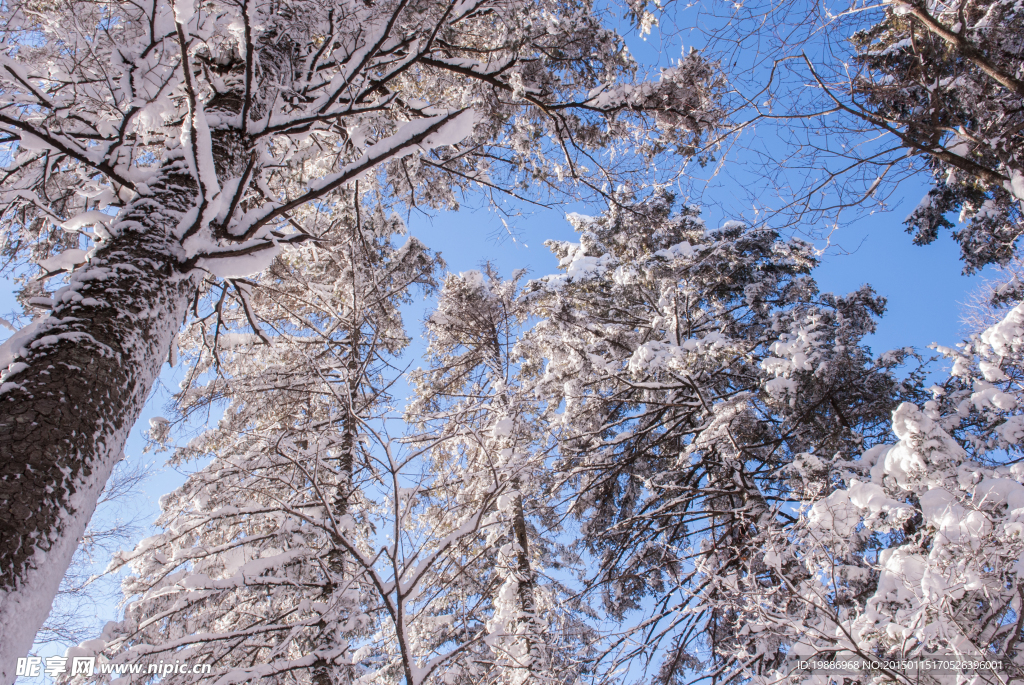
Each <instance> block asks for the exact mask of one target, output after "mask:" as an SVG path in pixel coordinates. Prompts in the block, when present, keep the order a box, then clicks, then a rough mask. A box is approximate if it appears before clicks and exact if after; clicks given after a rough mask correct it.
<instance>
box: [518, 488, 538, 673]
mask: <svg viewBox="0 0 1024 685" xmlns="http://www.w3.org/2000/svg"><path fill="white" fill-rule="evenodd" d="M515 487H516V489H518V488H519V482H518V480H517V481H516V482H515ZM512 532H513V536H514V539H515V542H516V545H517V547H518V549H517V551H516V569H515V574H516V580H518V581H519V588H518V595H519V597H518V599H519V612H520V619H519V620H518V622H517V625H516V626H515V629H516V632H520V631H522V632H521V633H520V638H519V639H520V640H521V641H522V642H521V646H522V654H523V657H522V660H521V663H518V664H514V665H513V668H514V669H516V670H520V671H521V672H520V673H517V675H518V676H519V677H520V678H519V679H520V680H522V681H523V682H526V681H527V680H529V679H530V678H532V677H533V675H534V671H535V670H536V669H537V666H538V665H539V664H538V663H537V662H538V660H539V659H540V658H541V657H542V656H543V655H542V654H541V651H540V648H539V645H538V644H537V632H538V631H537V621H536V603H535V601H534V596H533V595H534V589H535V587H536V583H537V580H536V578H535V577H534V574H533V568H532V567H531V566H530V538H529V531H528V530H527V528H526V512H525V511H524V510H523V495H522V493H521V492H520V493H517V494H516V497H515V502H514V503H513V518H512Z"/></svg>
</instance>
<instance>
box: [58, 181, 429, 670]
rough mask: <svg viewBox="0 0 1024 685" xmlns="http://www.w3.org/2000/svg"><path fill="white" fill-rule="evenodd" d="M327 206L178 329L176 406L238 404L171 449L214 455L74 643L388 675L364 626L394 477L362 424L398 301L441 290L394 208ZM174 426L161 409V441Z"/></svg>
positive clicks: (388, 350)
mask: <svg viewBox="0 0 1024 685" xmlns="http://www.w3.org/2000/svg"><path fill="white" fill-rule="evenodd" d="M349 199H351V198H349ZM321 209H322V211H321V216H320V222H321V224H322V225H321V226H319V227H318V228H320V230H318V231H317V234H316V236H317V239H316V241H315V242H311V243H308V244H306V245H304V246H302V247H293V248H288V249H286V250H285V251H284V252H283V253H282V254H281V255H280V256H279V257H278V258H277V259H276V260H275V261H274V263H273V264H272V265H271V267H270V268H269V270H268V271H267V272H266V273H265V274H263V275H262V276H261V277H260V278H258V279H256V280H232V281H230V282H227V283H224V284H223V285H220V284H216V283H211V287H210V290H209V293H208V295H209V297H208V298H207V299H208V301H209V302H210V303H211V307H210V311H209V314H208V315H207V316H200V315H197V316H196V318H195V321H194V323H193V324H191V325H190V326H189V327H188V329H186V332H185V333H184V334H183V335H182V336H181V338H180V340H179V341H178V344H179V345H180V346H181V347H182V349H183V350H184V352H185V355H186V357H187V358H188V359H189V362H190V365H191V368H190V373H189V376H188V378H187V379H186V381H185V382H184V383H183V389H182V392H181V393H180V394H179V395H178V397H177V401H178V407H179V411H180V412H181V414H182V417H183V418H187V417H189V416H195V415H197V414H202V413H204V412H206V411H212V410H213V409H214V408H215V407H216V406H217V405H218V404H220V403H223V402H227V403H228V406H227V408H226V409H225V410H224V415H223V418H221V420H220V422H219V423H218V424H217V426H216V427H215V428H212V429H210V430H207V431H204V432H203V433H202V434H201V435H199V436H198V437H197V438H195V439H193V440H192V441H191V442H189V443H188V444H187V445H185V446H182V447H179V448H177V449H176V450H175V453H174V455H173V457H172V461H173V462H175V463H183V462H186V461H188V460H195V459H210V463H209V464H207V465H206V466H205V467H203V468H202V469H200V470H199V471H198V472H196V473H195V474H194V475H192V476H191V477H189V479H188V480H187V482H186V483H185V484H184V485H183V486H182V487H181V488H179V489H178V490H176V491H175V492H173V493H171V494H169V495H166V496H165V497H164V498H163V499H162V501H161V506H162V509H163V514H162V515H161V517H160V519H159V520H158V522H157V523H158V525H159V526H160V527H161V528H162V532H161V533H159V534H158V535H156V536H154V537H150V538H147V539H146V540H143V541H142V542H141V543H140V544H139V545H138V546H137V547H136V549H135V550H134V551H133V552H131V553H128V554H122V555H120V556H119V557H117V558H116V559H115V562H114V566H115V567H116V566H120V565H124V564H130V566H131V569H132V575H131V576H130V577H129V578H128V579H127V580H126V581H125V583H124V591H125V594H126V597H127V599H129V600H130V604H129V605H128V607H127V609H126V612H125V618H124V620H123V621H121V622H119V623H116V624H110V625H108V627H107V628H106V629H105V631H104V633H103V635H102V636H101V637H100V638H98V641H97V640H93V641H87V642H85V643H83V645H82V646H81V647H80V648H76V650H73V654H79V653H84V652H85V651H87V650H91V651H92V652H95V653H100V654H102V655H103V656H102V657H101V658H102V659H109V660H111V661H113V662H114V663H121V662H124V663H131V662H134V661H137V660H139V659H147V660H149V659H155V658H162V659H164V660H165V661H166V660H173V659H188V660H190V661H196V662H202V663H207V664H210V665H212V666H213V667H215V668H216V669H218V671H219V675H221V676H225V677H226V678H227V680H226V681H225V682H241V681H245V680H249V679H252V678H257V679H258V678H271V679H274V680H277V681H280V682H314V683H317V684H318V685H326V684H327V683H339V682H346V683H347V682H355V681H357V680H358V678H359V677H361V676H364V675H366V673H367V672H368V671H369V672H378V671H381V670H382V669H383V670H385V671H387V670H388V669H389V668H390V669H391V670H393V667H394V664H393V663H392V661H393V659H391V658H390V657H391V656H393V655H389V654H388V653H387V649H386V648H383V647H381V646H379V642H378V641H375V640H371V639H370V636H372V635H373V634H374V633H375V632H376V631H378V630H380V625H381V623H382V622H383V621H384V618H383V616H382V615H381V612H383V611H386V610H387V606H386V603H383V602H380V601H375V599H374V598H375V597H376V596H377V594H379V593H381V592H383V588H382V587H381V586H380V585H381V582H380V578H379V577H374V576H373V575H372V574H371V573H370V570H371V569H372V568H373V564H374V562H375V561H376V559H375V558H374V557H373V555H374V553H375V550H374V549H373V547H374V543H375V538H374V535H375V532H376V530H375V528H374V526H375V525H378V524H379V519H380V516H379V515H378V514H379V513H380V510H382V509H383V510H386V509H388V501H387V500H386V498H385V497H378V494H379V491H380V490H381V489H382V488H383V490H384V492H387V491H388V485H387V484H386V483H385V484H384V485H381V483H379V482H378V481H380V479H381V478H382V470H381V469H380V468H379V467H378V466H377V465H376V464H375V461H376V460H377V459H378V458H379V455H374V454H372V453H371V451H370V450H369V449H368V447H367V444H368V443H370V442H371V440H370V439H369V437H368V430H367V422H369V421H372V420H373V419H374V418H375V417H378V416H380V415H382V414H383V413H384V412H386V411H387V409H388V406H389V404H388V403H389V402H390V397H389V394H388V387H387V381H386V380H385V379H386V378H388V376H389V375H390V373H389V368H390V366H389V365H390V364H391V363H392V362H393V359H394V356H395V355H396V354H397V353H398V352H399V351H400V350H401V349H402V348H403V347H404V346H405V345H406V344H407V343H408V338H407V337H406V335H405V332H404V328H403V324H402V319H401V316H400V314H399V312H398V307H399V305H401V304H402V303H403V302H407V301H408V299H409V297H410V289H411V288H412V287H415V286H421V287H428V288H429V287H432V286H433V278H434V277H433V271H434V270H435V268H436V266H437V259H436V258H435V257H433V256H432V255H430V253H429V252H427V251H426V250H425V248H424V247H423V246H422V244H420V243H419V242H418V241H417V240H416V239H414V238H409V239H408V240H407V241H406V242H405V244H404V245H402V246H401V247H396V246H395V245H394V244H393V241H394V239H395V238H396V236H397V235H398V234H400V233H403V232H404V227H403V226H402V224H401V222H400V221H399V220H398V219H397V218H395V217H391V218H388V217H386V216H385V215H384V214H383V213H382V212H376V213H370V214H369V215H366V213H365V210H364V211H363V212H362V215H361V214H360V213H359V212H357V211H356V209H355V205H353V204H352V203H351V202H349V203H343V202H339V203H337V204H336V205H335V207H333V208H332V211H331V212H328V211H327V208H321ZM229 287H230V288H232V289H233V291H230V292H232V295H231V296H229ZM253 330H255V331H256V333H253V332H250V331H253ZM168 434H169V425H168V423H167V422H166V421H165V420H156V421H155V422H154V424H153V427H152V429H151V431H150V435H151V437H152V438H153V439H154V440H165V439H167V437H168ZM368 489H369V491H370V492H371V493H372V494H370V495H368V494H367V491H368ZM392 504H394V505H396V506H398V507H401V506H403V505H402V503H401V502H398V503H394V502H393V503H392ZM375 593H376V594H375ZM377 599H378V600H379V597H378V598H377ZM392 608H393V607H392ZM400 663H401V662H400V661H399V664H400ZM225 670H226V671H227V673H225ZM399 672H401V668H400V667H399ZM142 677H143V678H151V677H153V676H149V675H144V676H142ZM163 677H164V678H165V679H166V678H167V677H172V678H179V679H181V678H183V679H184V680H183V682H184V681H187V680H188V678H193V677H199V676H193V675H192V674H188V675H187V676H186V675H181V676H178V675H174V676H166V675H165V676H163ZM375 682H386V680H385V679H381V680H378V681H375Z"/></svg>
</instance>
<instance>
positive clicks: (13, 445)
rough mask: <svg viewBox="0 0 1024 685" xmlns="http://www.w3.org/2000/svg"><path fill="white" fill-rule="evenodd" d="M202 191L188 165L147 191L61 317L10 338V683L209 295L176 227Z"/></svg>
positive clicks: (6, 561)
mask: <svg viewBox="0 0 1024 685" xmlns="http://www.w3.org/2000/svg"><path fill="white" fill-rule="evenodd" d="M194 196H195V186H194V182H193V181H192V179H191V177H190V176H186V175H184V174H182V173H180V172H179V173H170V174H168V175H166V176H165V177H164V181H163V183H160V184H154V191H153V194H152V195H150V196H148V197H137V198H135V199H134V200H133V201H132V203H131V204H130V205H129V206H128V207H127V208H126V209H125V210H124V211H123V213H122V215H121V217H119V220H118V221H117V223H116V225H115V227H114V231H113V234H114V236H113V237H112V238H111V239H110V240H109V241H108V243H107V244H106V245H105V246H104V247H103V248H102V249H100V250H98V251H97V253H96V254H95V255H94V256H93V257H92V259H91V261H90V262H89V263H88V265H86V266H85V267H82V268H80V269H79V270H78V271H76V272H75V273H73V274H72V276H71V282H70V285H68V286H66V287H64V288H62V289H61V290H59V291H58V292H57V294H56V295H55V297H54V305H53V312H52V314H51V316H50V317H48V318H46V319H41V320H39V321H38V322H37V323H34V324H32V325H31V326H30V327H29V329H23V330H22V331H20V332H19V333H16V334H15V336H14V337H12V339H11V340H10V341H9V343H8V344H5V347H7V348H8V351H9V352H12V353H13V363H12V364H11V366H10V368H9V369H8V373H7V374H6V375H5V376H4V378H3V382H2V383H0V684H2V685H8V684H9V683H12V682H13V681H14V679H15V664H16V661H17V658H18V657H22V656H25V654H26V653H27V652H28V651H29V649H30V648H31V646H32V643H33V639H34V636H35V633H36V630H37V629H38V628H39V627H40V625H42V623H43V621H44V620H45V619H46V616H47V614H48V612H49V610H50V606H51V604H52V601H53V598H54V596H55V594H56V592H57V588H58V586H59V584H60V581H61V578H62V577H63V575H64V572H65V570H66V569H67V567H68V565H69V564H70V561H71V557H72V555H73V554H74V552H75V548H76V547H77V544H78V541H79V539H80V538H81V536H82V534H83V533H84V532H85V528H86V525H87V524H88V522H89V519H90V517H91V516H92V513H93V509H94V508H95V506H96V501H97V499H98V498H99V495H100V493H101V492H102V490H103V487H104V485H105V484H106V481H107V478H108V477H109V475H110V473H111V471H112V469H113V467H114V464H115V463H116V462H117V461H118V460H120V459H121V457H122V453H123V449H124V444H125V440H126V439H127V437H128V434H129V431H130V430H131V428H132V425H133V424H134V423H135V421H136V420H137V419H138V417H139V413H140V412H141V410H142V407H143V405H144V404H145V402H146V399H147V397H148V396H149V392H150V389H151V388H152V386H153V383H154V381H155V379H156V377H157V376H158V375H159V373H160V368H161V366H162V365H163V362H164V360H165V359H167V357H168V352H169V349H170V345H171V341H172V339H173V338H174V335H175V333H176V332H177V331H178V330H179V328H180V326H181V324H182V322H183V319H184V317H185V315H186V312H187V309H188V306H189V304H190V301H191V298H192V297H193V296H194V294H195V292H196V288H197V278H196V277H195V276H194V275H192V274H190V273H189V272H188V269H187V268H186V267H184V266H183V265H182V263H181V260H180V259H179V257H180V254H181V248H180V247H179V246H177V245H176V243H175V241H174V239H173V238H172V237H171V235H170V234H171V232H172V230H173V229H174V228H175V227H176V226H177V224H178V221H179V220H180V217H181V215H182V214H183V213H184V212H186V211H188V209H189V208H190V207H191V206H192V203H193V198H194ZM11 348H14V349H11ZM5 356H6V355H5Z"/></svg>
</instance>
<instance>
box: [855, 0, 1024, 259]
mask: <svg viewBox="0 0 1024 685" xmlns="http://www.w3.org/2000/svg"><path fill="white" fill-rule="evenodd" d="M887 5H888V7H887V9H886V11H885V17H884V19H883V20H882V21H881V22H879V23H878V24H875V25H874V26H872V27H870V28H868V29H865V30H863V31H861V32H859V33H857V34H856V35H854V36H853V43H854V46H855V47H856V49H857V52H858V57H857V61H858V62H859V63H860V64H861V65H863V66H864V67H865V70H864V72H863V73H862V74H861V75H860V76H858V78H856V79H855V80H854V81H853V83H852V85H853V93H852V95H853V99H852V101H851V102H850V103H849V104H847V103H846V102H843V106H844V107H846V108H848V109H849V111H851V112H854V113H856V114H857V115H858V116H860V117H862V118H864V119H865V120H866V121H868V122H869V123H870V124H872V125H873V126H875V127H877V128H879V129H882V130H883V131H885V132H888V133H890V134H892V136H893V137H894V138H895V139H896V140H897V141H899V143H900V144H901V145H903V146H904V147H905V148H907V149H908V150H909V151H910V154H911V155H924V156H926V158H927V160H928V161H927V165H926V166H927V169H928V170H929V171H930V172H931V175H932V176H933V183H934V186H933V188H932V189H931V190H930V191H929V193H928V194H927V195H926V196H925V198H924V200H922V202H921V204H920V206H918V207H917V208H916V209H915V210H914V211H913V213H912V214H911V215H910V217H909V218H908V220H907V225H908V226H909V230H911V231H913V232H914V233H915V238H914V239H915V241H916V242H918V243H930V242H932V241H934V240H935V238H936V237H937V235H938V233H939V231H940V230H941V229H946V228H949V229H952V228H954V226H955V225H954V222H953V221H951V220H950V219H949V217H948V215H949V214H950V213H952V212H958V213H959V214H960V219H959V221H960V222H961V223H963V224H965V225H964V226H962V227H961V228H959V229H957V230H956V231H954V233H953V236H954V238H956V240H957V242H959V243H960V246H961V250H962V255H963V260H964V263H965V268H967V269H969V270H973V269H977V268H980V267H982V266H984V265H986V264H989V263H992V262H998V263H1006V262H1007V261H1008V260H1009V259H1010V258H1011V257H1012V256H1013V254H1014V252H1015V249H1016V247H1015V246H1016V242H1017V238H1018V237H1019V236H1020V235H1021V233H1022V232H1024V225H1022V221H1021V210H1020V202H1021V201H1022V200H1024V156H1022V155H1024V137H1022V135H1021V130H1022V129H1024V119H1022V116H1024V115H1022V114H1021V105H1022V104H1024V79H1022V78H1021V76H1022V75H1021V73H1020V63H1021V58H1022V57H1024V47H1022V45H1021V41H1020V26H1019V25H1020V22H1021V20H1022V18H1024V13H1022V9H1021V7H1019V6H1018V5H1016V4H1015V3H1013V2H1006V1H1004V0H981V1H976V0H955V1H954V2H931V1H926V0H908V1H907V2H903V1H902V0H899V1H894V2H891V3H887Z"/></svg>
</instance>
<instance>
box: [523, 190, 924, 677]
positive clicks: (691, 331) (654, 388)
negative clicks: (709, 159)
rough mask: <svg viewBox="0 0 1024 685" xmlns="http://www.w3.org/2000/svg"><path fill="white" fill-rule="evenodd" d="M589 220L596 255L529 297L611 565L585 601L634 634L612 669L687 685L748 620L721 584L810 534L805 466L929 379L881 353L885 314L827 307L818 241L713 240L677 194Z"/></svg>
mask: <svg viewBox="0 0 1024 685" xmlns="http://www.w3.org/2000/svg"><path fill="white" fill-rule="evenodd" d="M624 204H627V203H624ZM573 223H574V224H575V226H576V228H577V230H578V231H579V233H580V240H579V242H578V243H568V242H552V243H551V244H550V246H551V248H552V250H553V251H554V252H555V254H556V255H557V256H558V257H559V258H560V260H561V263H560V265H561V269H562V273H560V274H557V275H553V276H547V277H545V278H542V279H538V280H536V281H533V282H531V284H529V285H528V286H527V288H526V294H525V296H524V299H525V301H526V302H527V303H528V304H529V307H530V310H531V312H532V313H533V314H534V315H536V316H538V317H541V319H542V320H541V321H540V323H538V324H537V325H536V326H534V327H533V328H532V329H531V330H530V331H529V333H527V336H526V337H527V340H528V341H529V345H530V346H531V349H532V350H534V352H533V354H534V355H535V361H534V362H533V363H534V364H535V365H536V366H537V367H538V368H539V369H540V371H539V372H538V374H539V378H538V380H537V383H536V390H535V392H537V393H539V394H540V395H541V396H542V397H543V398H544V400H545V402H546V406H547V408H548V409H547V413H546V415H545V419H546V420H547V421H548V422H550V425H551V426H552V428H553V430H554V431H555V433H556V438H557V441H558V460H557V462H556V463H555V464H554V466H553V468H554V469H555V471H556V473H557V475H556V476H554V477H553V478H555V479H557V480H558V483H559V490H558V491H559V492H560V493H561V494H560V497H561V498H564V499H565V500H568V501H569V502H571V506H570V513H571V514H572V515H573V516H575V517H576V518H578V519H579V520H580V521H581V531H582V534H583V540H582V542H583V548H584V549H583V551H585V553H586V554H587V555H589V558H590V559H592V564H593V566H594V568H595V570H594V571H593V572H592V573H591V574H590V576H589V578H588V579H587V583H586V585H585V588H584V591H585V592H586V593H588V594H589V595H590V596H598V595H599V596H600V598H601V602H602V606H603V610H604V611H605V612H607V615H608V616H609V617H610V618H613V619H617V620H620V621H623V622H624V625H623V626H622V627H621V628H619V629H618V631H617V632H616V634H615V635H616V636H615V637H609V639H608V640H607V641H606V642H605V643H604V645H603V649H604V652H603V654H602V659H603V660H604V661H605V667H606V669H607V672H608V673H614V672H616V671H617V670H618V669H620V668H625V664H630V663H632V664H634V666H636V665H637V664H643V665H644V666H643V668H645V669H653V670H654V673H655V674H656V677H655V681H656V682H663V683H674V682H681V681H682V680H685V678H686V677H687V674H688V673H689V672H691V671H692V670H693V669H695V668H698V667H699V665H700V664H701V662H702V656H703V655H704V654H705V653H706V652H705V651H704V650H705V649H706V648H705V647H704V646H703V645H708V644H710V645H711V649H712V650H714V649H717V648H718V647H717V645H718V644H719V643H720V642H722V641H729V640H731V638H732V635H733V629H734V626H733V624H732V623H730V620H729V616H728V615H725V614H722V613H720V612H718V611H717V610H715V609H711V610H708V611H702V610H698V609H694V608H693V607H695V606H698V605H699V602H698V598H700V597H702V596H703V595H704V594H705V593H708V592H712V591H713V589H712V588H711V587H710V586H709V585H708V580H707V578H708V577H710V576H712V575H713V576H714V577H727V576H730V575H731V574H736V573H739V574H749V575H752V576H756V577H763V576H765V575H766V574H768V575H770V574H771V573H773V572H774V571H773V569H772V567H771V566H770V565H768V564H766V562H765V558H764V556H763V555H762V553H761V552H762V546H763V544H764V541H765V540H767V539H771V538H772V535H774V534H776V533H775V532H776V531H779V530H785V529H786V528H787V527H788V526H789V525H791V524H792V523H793V522H795V520H796V518H795V516H793V515H792V513H790V512H787V511H786V506H785V503H786V501H787V500H788V498H789V494H788V479H787V478H786V477H785V476H784V474H785V472H786V469H787V468H789V466H790V465H791V464H792V463H794V461H795V460H798V459H799V455H801V454H805V453H808V452H811V451H813V452H814V453H815V454H827V455H833V454H838V455H845V456H846V457H847V458H850V457H852V456H853V455H855V454H857V453H859V451H860V450H861V449H862V448H863V447H864V446H866V445H871V444H873V443H875V442H877V441H878V440H880V439H883V438H884V437H885V436H886V435H887V425H888V424H887V418H888V413H889V411H890V410H891V409H892V407H893V406H894V405H895V403H896V399H897V398H898V397H899V396H901V394H905V395H912V392H911V391H912V390H913V388H914V387H915V378H916V377H915V376H913V375H912V376H911V377H910V378H909V379H908V381H907V386H906V387H904V385H902V384H901V383H900V382H898V381H897V380H896V378H895V377H894V375H893V371H894V369H895V368H896V367H897V366H898V365H899V363H900V362H901V360H903V359H904V358H905V357H906V353H905V352H904V351H897V352H895V353H890V354H887V355H883V356H882V357H880V358H877V359H873V358H872V357H871V355H870V351H869V350H868V349H867V348H866V347H865V346H864V345H863V343H862V338H863V337H864V336H865V335H866V334H868V333H870V332H872V331H873V330H874V325H875V324H874V321H875V318H876V317H877V316H878V315H880V314H881V313H882V311H883V309H884V300H883V299H882V298H880V297H878V296H876V295H875V294H874V293H873V292H872V291H871V289H870V288H868V287H864V288H862V289H861V290H858V291H856V292H853V293H850V294H849V295H846V296H842V297H839V296H835V295H832V294H828V293H819V292H818V290H817V287H816V286H815V283H814V281H813V279H812V278H810V276H809V275H808V273H809V271H810V269H811V268H812V267H813V266H814V264H815V260H814V257H813V250H812V248H811V246H810V245H807V244H805V243H802V242H800V241H797V240H789V241H784V240H781V239H780V238H779V236H778V235H777V234H776V233H774V232H772V231H770V230H767V229H764V228H747V227H745V226H743V225H741V224H738V223H735V222H730V223H727V224H726V225H725V226H723V227H722V228H720V229H717V230H709V229H707V228H706V227H705V225H704V223H703V222H702V221H701V220H700V219H699V218H698V216H697V211H696V210H695V209H693V208H687V209H685V210H683V211H682V212H680V213H678V214H673V212H672V203H671V198H669V197H667V196H665V197H661V198H657V199H655V200H652V201H649V202H647V203H646V204H645V205H644V206H643V207H642V209H640V210H639V211H631V210H629V209H623V210H621V211H619V210H612V211H609V212H608V213H606V214H604V215H602V216H600V217H596V218H589V217H582V216H575V217H573ZM524 345H525V344H524ZM524 349H525V347H524ZM696 559H700V560H701V564H700V566H697V565H695V563H694V560H696Z"/></svg>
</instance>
